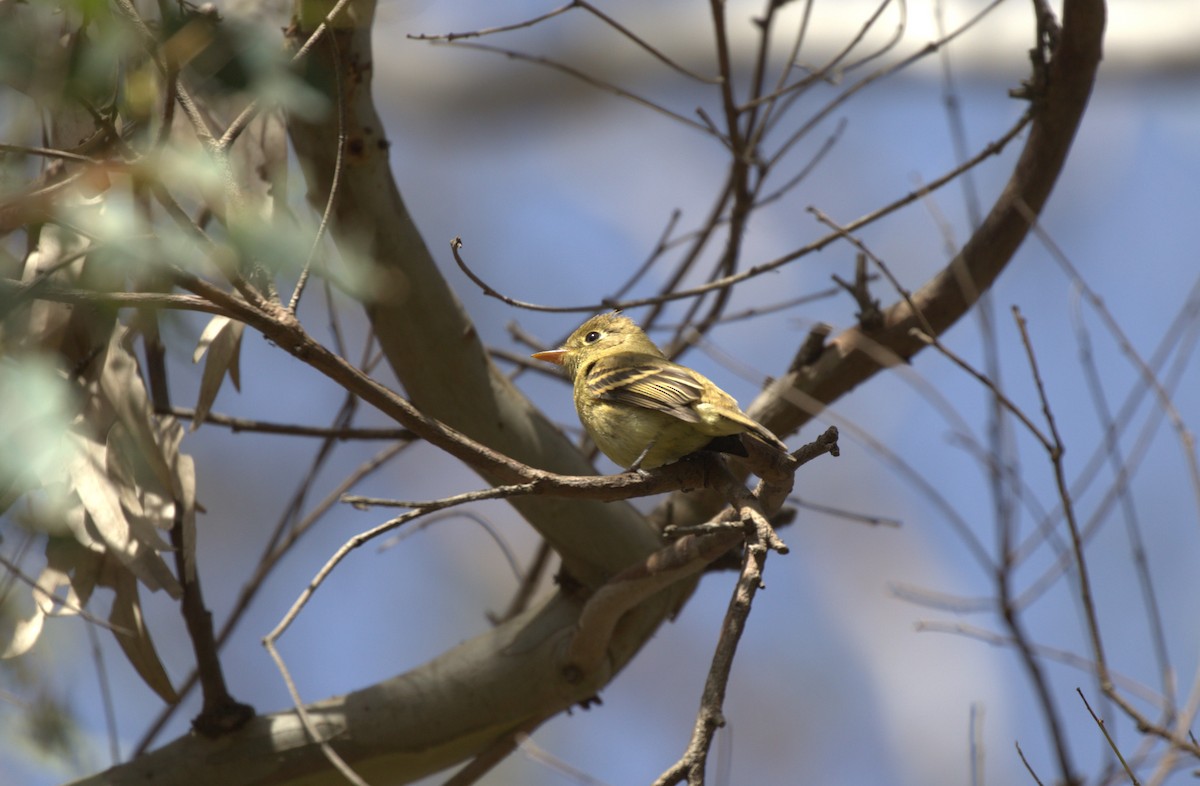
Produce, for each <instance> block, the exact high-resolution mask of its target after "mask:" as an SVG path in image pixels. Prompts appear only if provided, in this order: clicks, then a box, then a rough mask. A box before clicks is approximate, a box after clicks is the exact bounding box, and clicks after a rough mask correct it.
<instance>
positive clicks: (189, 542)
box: [175, 455, 196, 582]
mask: <svg viewBox="0 0 1200 786" xmlns="http://www.w3.org/2000/svg"><path fill="white" fill-rule="evenodd" d="M175 471H176V472H177V473H178V477H179V485H180V487H181V489H182V490H183V494H182V495H181V496H180V502H181V503H182V505H183V517H182V519H181V521H182V527H183V529H182V530H181V531H182V535H183V537H182V538H181V541H182V543H183V564H184V571H185V573H186V574H187V575H186V576H184V580H185V581H189V582H192V581H195V580H196V463H195V461H193V460H192V457H191V456H187V455H181V456H180V457H179V460H178V462H177V463H176V464H175Z"/></svg>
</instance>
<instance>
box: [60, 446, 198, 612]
mask: <svg viewBox="0 0 1200 786" xmlns="http://www.w3.org/2000/svg"><path fill="white" fill-rule="evenodd" d="M73 437H74V440H73V441H74V442H75V445H76V447H77V451H76V453H75V456H74V457H73V458H72V459H71V462H70V464H69V466H68V470H67V471H68V474H69V475H70V478H71V487H72V489H73V490H74V491H75V493H76V494H78V495H79V500H80V502H82V503H83V507H84V509H86V511H87V513H88V517H87V519H86V520H85V527H86V531H87V533H88V534H92V533H93V531H94V533H95V536H96V537H98V538H99V540H100V541H102V542H103V543H104V546H105V547H106V550H107V552H108V553H110V554H112V555H114V556H115V557H116V558H117V559H119V560H120V561H121V563H122V564H124V565H126V566H127V567H128V568H129V570H131V571H132V572H133V573H134V574H135V575H136V576H137V577H138V578H139V579H140V580H141V581H142V582H143V583H145V585H146V586H147V587H150V589H152V590H159V589H165V590H167V592H169V593H170V594H171V595H172V597H179V595H180V592H181V590H180V587H179V583H178V581H177V580H176V579H175V577H174V575H172V573H171V571H170V569H169V568H167V565H166V563H164V562H163V561H162V557H160V556H159V555H158V553H157V551H156V549H157V550H163V549H167V548H169V546H167V544H166V543H164V542H163V541H162V540H161V538H158V536H157V533H154V532H153V528H146V529H149V530H150V532H151V533H152V535H153V540H154V541H156V542H153V543H151V542H146V541H145V540H144V539H139V538H138V537H135V536H134V533H133V530H132V527H131V524H130V521H129V519H128V518H127V517H126V515H125V511H124V509H123V508H122V507H121V500H120V496H119V494H118V493H117V491H116V489H115V487H114V486H113V484H112V483H111V482H110V480H109V478H108V474H107V473H106V472H105V468H104V467H105V457H106V454H107V448H106V447H105V446H103V445H100V444H99V443H97V442H94V441H92V440H89V439H85V438H83V437H80V436H78V435H73ZM89 522H90V524H91V526H90V527H87V526H86V525H87V524H88V523H89ZM139 534H141V533H139Z"/></svg>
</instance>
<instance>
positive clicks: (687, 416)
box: [586, 353, 704, 423]
mask: <svg viewBox="0 0 1200 786" xmlns="http://www.w3.org/2000/svg"><path fill="white" fill-rule="evenodd" d="M586 384H587V390H588V392H589V393H591V394H592V395H593V396H595V397H596V398H598V399H602V400H604V401H612V402H617V403H621V404H628V405H631V406H635V407H644V408H646V409H653V410H658V411H659V412H665V413H667V414H668V415H671V416H673V417H676V418H679V419H680V420H683V421H687V422H688V423H699V422H700V421H701V418H700V416H699V415H698V414H697V413H696V411H695V409H693V405H694V404H696V403H697V402H699V401H700V395H701V393H703V391H704V389H703V388H702V387H701V385H700V383H699V381H697V380H696V378H695V377H694V376H692V374H691V373H690V372H689V371H688V370H687V369H685V368H683V367H682V366H676V365H674V364H669V363H667V362H666V361H664V360H663V359H662V358H658V357H655V356H653V355H635V354H630V353H622V354H619V355H610V356H608V357H604V358H601V359H600V360H598V361H596V363H595V364H594V365H593V366H592V368H591V369H589V370H588V372H587V378H586Z"/></svg>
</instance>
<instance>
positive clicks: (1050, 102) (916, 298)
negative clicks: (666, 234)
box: [748, 0, 1105, 434]
mask: <svg viewBox="0 0 1200 786" xmlns="http://www.w3.org/2000/svg"><path fill="white" fill-rule="evenodd" d="M1046 21H1047V20H1045V19H1044V18H1043V19H1039V31H1040V33H1041V34H1042V36H1043V39H1042V40H1043V41H1053V38H1054V35H1053V34H1052V31H1049V30H1046V29H1044V28H1043V24H1045V23H1046ZM1104 24H1105V5H1104V2H1103V0H1067V2H1066V3H1065V6H1064V10H1063V25H1062V29H1061V31H1059V35H1058V40H1057V42H1056V44H1055V45H1054V47H1053V50H1052V51H1051V52H1050V59H1049V61H1048V62H1042V59H1041V58H1042V56H1043V53H1044V50H1042V49H1041V48H1040V46H1039V48H1037V49H1034V50H1033V51H1032V52H1031V56H1032V58H1033V59H1034V73H1035V80H1034V84H1033V85H1032V86H1031V91H1032V94H1033V99H1032V100H1033V102H1034V105H1033V109H1032V123H1031V124H1030V129H1029V138H1028V140H1027V141H1026V143H1025V147H1024V149H1023V150H1022V151H1021V155H1020V157H1019V159H1018V160H1017V164H1016V166H1015V168H1014V170H1013V174H1012V176H1011V177H1010V178H1009V181H1008V183H1007V185H1006V186H1005V188H1004V190H1003V192H1001V194H1000V196H999V198H997V200H996V202H995V204H994V205H992V209H991V211H990V212H989V213H988V215H987V217H986V218H985V219H984V221H983V223H982V224H981V225H980V226H979V228H978V229H977V230H976V231H975V233H974V234H973V235H972V236H971V238H970V239H969V240H968V241H967V243H966V245H964V246H963V247H962V249H961V250H960V251H959V252H958V254H957V255H956V256H955V257H954V258H953V259H952V260H950V262H949V264H947V265H946V266H945V267H944V268H943V269H942V270H941V271H940V272H939V273H938V274H937V275H935V276H934V277H933V278H932V279H930V280H929V281H928V282H927V283H926V284H925V285H924V286H922V287H921V288H920V289H919V290H918V291H917V292H916V293H915V294H914V295H913V298H912V303H913V305H915V307H916V309H918V310H919V311H920V314H921V315H923V316H924V318H925V319H926V320H928V322H929V324H930V326H932V327H933V329H934V331H935V332H936V333H938V334H939V335H940V334H941V333H944V332H945V331H946V330H947V329H949V328H950V326H951V325H953V324H954V323H955V322H957V321H958V320H959V318H961V317H962V316H963V315H964V314H966V313H967V311H968V310H970V308H971V307H972V306H973V305H974V304H975V303H976V302H977V301H978V299H979V296H980V295H981V294H982V293H983V292H984V291H986V290H987V289H988V288H989V287H990V286H991V285H992V283H993V282H994V281H995V280H996V278H997V276H999V275H1000V272H1001V271H1002V270H1004V268H1005V267H1006V266H1007V265H1008V263H1009V261H1010V260H1011V259H1012V257H1013V255H1014V254H1015V253H1016V250H1017V248H1018V247H1019V246H1020V245H1021V242H1022V241H1023V240H1024V239H1025V236H1026V235H1027V234H1028V233H1029V230H1030V223H1029V221H1028V220H1027V218H1026V213H1025V212H1023V211H1026V210H1027V211H1030V212H1032V213H1033V214H1034V215H1038V214H1040V213H1041V210H1042V208H1043V206H1045V204H1046V200H1047V199H1048V198H1049V197H1050V192H1051V191H1052V190H1053V189H1054V184H1055V183H1056V182H1057V181H1058V176H1059V174H1060V173H1061V172H1062V168H1063V164H1064V163H1065V162H1066V158H1067V153H1068V152H1069V151H1070V149H1071V143H1072V142H1073V141H1074V139H1075V132H1076V131H1077V130H1078V128H1079V123H1080V120H1081V119H1082V118H1083V113H1084V109H1085V108H1086V107H1087V102H1088V98H1089V96H1090V95H1091V91H1092V85H1093V83H1094V81H1095V78H1096V70H1097V68H1098V67H1099V65H1100V58H1101V53H1102V43H1103V38H1104ZM1040 43H1042V42H1041V41H1040V42H1039V44H1040ZM913 305H910V304H909V303H908V302H907V301H904V300H901V301H899V302H897V303H895V304H894V305H892V306H891V307H890V308H888V309H886V310H885V311H884V313H883V320H882V326H881V327H879V328H877V329H873V330H867V329H864V328H863V327H861V326H855V327H853V328H849V329H847V330H845V331H843V332H842V333H841V334H840V335H838V336H836V337H835V338H834V339H833V340H832V341H831V342H830V343H829V344H828V345H827V346H826V347H825V348H824V351H823V352H821V353H820V355H818V356H817V357H816V358H815V360H812V361H811V362H805V363H801V364H799V365H798V366H797V367H794V368H792V369H790V370H789V371H788V373H787V374H786V375H784V376H782V377H780V378H779V379H778V380H776V381H775V383H773V384H772V385H771V386H770V387H769V388H767V389H766V390H764V391H763V393H761V394H760V395H759V397H758V398H757V399H756V400H755V402H754V404H753V405H752V406H751V407H750V408H749V410H748V411H749V413H750V414H751V416H752V417H755V418H757V419H758V420H759V422H760V423H762V424H763V425H765V426H766V427H767V428H769V429H771V430H772V431H774V432H775V433H776V434H790V433H792V432H793V431H795V430H796V429H798V428H800V426H802V425H803V424H804V423H806V422H808V421H809V420H810V419H811V418H812V417H813V416H814V415H815V414H816V410H818V409H819V408H820V407H823V406H826V405H828V404H830V403H832V402H833V401H835V400H837V399H838V398H840V397H841V396H842V395H844V394H846V393H848V392H849V391H850V390H852V389H854V388H855V387H857V386H858V385H860V384H862V383H863V382H865V381H866V380H867V379H870V378H871V377H872V376H874V375H875V374H876V373H878V372H879V371H881V370H882V369H883V366H882V365H881V364H880V362H879V360H878V358H879V357H880V353H879V352H867V351H863V350H862V349H861V347H863V346H864V345H865V344H873V345H876V346H879V347H882V348H883V350H885V352H890V353H892V354H894V356H895V357H896V358H897V359H908V358H911V357H912V356H913V355H915V354H917V352H919V351H920V350H921V349H922V348H924V346H925V344H924V343H923V342H921V341H920V340H919V339H918V338H916V337H914V336H913V335H912V334H911V333H910V330H911V329H912V328H914V327H919V326H920V319H919V317H918V314H917V313H916V312H915V311H914V309H913Z"/></svg>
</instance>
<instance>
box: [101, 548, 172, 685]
mask: <svg viewBox="0 0 1200 786" xmlns="http://www.w3.org/2000/svg"><path fill="white" fill-rule="evenodd" d="M115 584H116V586H115V589H116V597H114V598H113V605H112V611H111V612H110V613H109V615H108V621H109V622H111V623H112V624H113V625H115V626H116V627H117V628H118V629H120V631H121V632H117V633H116V634H115V635H116V637H117V643H118V644H120V645H121V649H122V650H124V651H125V657H126V658H128V659H129V663H130V664H131V665H132V666H133V668H134V669H135V670H136V671H137V673H138V675H139V676H140V677H141V678H142V681H143V682H145V683H146V685H147V686H149V688H150V689H151V690H153V691H154V692H155V693H157V694H158V695H159V697H160V698H161V699H162V700H163V701H165V702H166V703H167V704H175V703H177V702H178V701H179V695H178V694H177V693H176V692H175V688H174V687H173V686H172V685H171V678H170V677H168V676H167V671H166V669H164V668H163V665H162V661H161V660H159V658H158V652H157V650H155V648H154V642H153V641H152V640H151V638H150V631H149V630H148V629H147V628H146V625H145V621H144V620H143V618H142V606H141V600H140V599H139V598H138V587H137V581H136V580H135V579H134V577H133V574H131V573H129V572H128V571H120V572H119V573H118V574H117V577H116V582H115Z"/></svg>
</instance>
